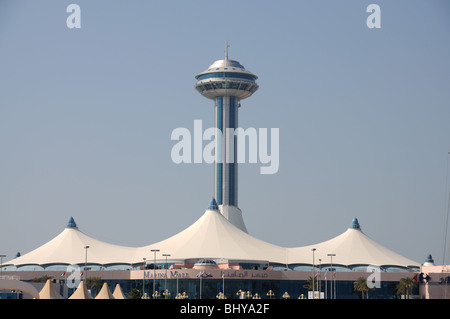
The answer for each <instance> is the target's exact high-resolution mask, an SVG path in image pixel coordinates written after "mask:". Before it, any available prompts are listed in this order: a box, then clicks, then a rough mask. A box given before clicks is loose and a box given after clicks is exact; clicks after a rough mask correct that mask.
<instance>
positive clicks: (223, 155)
mask: <svg viewBox="0 0 450 319" xmlns="http://www.w3.org/2000/svg"><path fill="white" fill-rule="evenodd" d="M238 107H239V100H238V99H237V98H236V97H234V96H218V97H216V100H215V128H216V129H217V130H219V131H220V132H221V133H222V134H221V135H222V138H218V139H216V160H215V168H214V184H215V191H214V195H215V198H216V201H217V204H218V205H231V206H238V190H237V188H238V172H237V171H238V163H237V138H236V136H235V134H234V130H235V129H236V128H237V127H238Z"/></svg>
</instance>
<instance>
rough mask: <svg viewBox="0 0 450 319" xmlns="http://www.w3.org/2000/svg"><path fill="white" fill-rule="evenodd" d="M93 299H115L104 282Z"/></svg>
mask: <svg viewBox="0 0 450 319" xmlns="http://www.w3.org/2000/svg"><path fill="white" fill-rule="evenodd" d="M95 299H116V298H114V296H113V294H112V293H111V290H109V287H108V284H107V283H106V282H104V283H103V286H102V289H101V290H100V292H99V293H98V295H97V296H95Z"/></svg>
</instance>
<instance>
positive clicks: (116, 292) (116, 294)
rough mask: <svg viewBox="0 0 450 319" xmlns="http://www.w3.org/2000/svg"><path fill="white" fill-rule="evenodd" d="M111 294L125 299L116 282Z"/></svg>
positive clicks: (116, 297) (115, 297)
mask: <svg viewBox="0 0 450 319" xmlns="http://www.w3.org/2000/svg"><path fill="white" fill-rule="evenodd" d="M113 296H114V299H127V298H126V297H125V295H124V294H123V292H122V288H121V287H120V284H116V287H115V288H114V292H113Z"/></svg>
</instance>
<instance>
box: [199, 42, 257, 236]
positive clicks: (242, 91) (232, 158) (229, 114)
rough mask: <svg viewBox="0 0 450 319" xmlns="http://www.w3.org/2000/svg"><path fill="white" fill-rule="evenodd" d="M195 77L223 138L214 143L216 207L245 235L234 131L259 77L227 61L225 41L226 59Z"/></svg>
mask: <svg viewBox="0 0 450 319" xmlns="http://www.w3.org/2000/svg"><path fill="white" fill-rule="evenodd" d="M195 78H196V79H197V83H196V84H195V88H196V89H197V91H198V92H199V93H200V94H201V95H203V96H204V97H207V98H208V99H211V100H214V126H215V129H216V132H218V131H219V132H220V133H221V135H222V138H217V139H216V140H215V161H214V196H215V199H216V202H217V205H218V206H219V210H220V211H221V213H222V214H223V215H224V216H225V217H226V218H227V219H228V220H229V221H230V222H231V223H232V224H234V225H235V226H237V227H239V228H240V229H242V230H243V231H245V232H247V229H246V227H245V224H244V221H243V218H242V212H241V210H240V209H239V208H238V163H237V137H236V135H235V134H234V129H236V128H238V110H239V107H240V106H241V103H240V101H241V100H243V99H246V98H248V97H250V96H251V95H252V94H253V93H254V92H255V91H256V90H257V89H258V84H257V83H256V80H257V79H258V77H257V76H256V75H255V74H253V73H251V72H250V71H248V70H246V69H245V68H244V66H242V65H241V64H240V63H239V62H238V61H234V60H229V59H228V42H227V43H226V48H225V59H224V60H217V61H215V62H214V63H213V64H211V65H210V66H209V67H208V69H206V70H205V71H203V72H201V73H200V74H198V75H197V76H196V77H195ZM217 136H220V135H217V134H216V137H217Z"/></svg>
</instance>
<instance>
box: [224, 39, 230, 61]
mask: <svg viewBox="0 0 450 319" xmlns="http://www.w3.org/2000/svg"><path fill="white" fill-rule="evenodd" d="M228 47H229V45H228V40H227V41H225V60H228Z"/></svg>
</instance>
